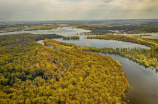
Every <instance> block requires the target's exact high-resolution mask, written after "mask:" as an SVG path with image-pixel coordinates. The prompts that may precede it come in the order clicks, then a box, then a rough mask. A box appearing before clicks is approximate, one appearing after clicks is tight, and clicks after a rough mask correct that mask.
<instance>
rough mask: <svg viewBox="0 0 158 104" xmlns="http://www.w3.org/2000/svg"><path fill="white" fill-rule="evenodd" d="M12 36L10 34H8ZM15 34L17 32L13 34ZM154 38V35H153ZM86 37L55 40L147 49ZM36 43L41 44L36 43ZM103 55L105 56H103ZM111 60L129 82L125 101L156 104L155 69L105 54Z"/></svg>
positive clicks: (64, 31) (66, 31) (62, 31)
mask: <svg viewBox="0 0 158 104" xmlns="http://www.w3.org/2000/svg"><path fill="white" fill-rule="evenodd" d="M83 32H89V30H83V29H77V28H72V27H64V28H58V29H52V30H36V31H23V32H22V33H32V34H54V33H55V34H58V35H63V36H73V35H75V36H76V35H77V34H78V33H83ZM18 33H20V32H18ZM8 34H12V33H8ZM8 34H7V33H3V34H2V33H0V35H8ZM14 34H17V32H14ZM154 36H156V35H154ZM85 37H86V36H84V35H81V36H80V40H62V39H56V40H58V41H64V42H67V43H75V44H77V45H79V46H91V47H97V48H101V47H111V48H117V47H118V48H124V47H127V48H128V47H131V48H134V47H137V48H138V47H139V48H147V49H149V47H146V46H143V45H139V44H134V43H130V42H121V41H113V40H98V39H85ZM38 43H42V40H41V41H38ZM103 55H105V54H103ZM106 55H108V56H110V57H112V58H113V59H116V60H118V61H119V62H120V63H121V65H122V69H123V71H124V72H125V73H126V75H127V79H128V82H129V85H130V86H129V90H128V92H127V93H126V98H125V99H126V100H130V102H129V104H158V73H156V71H155V69H151V68H145V67H144V66H142V65H139V64H138V63H136V62H133V61H131V60H129V59H127V58H124V57H121V56H119V55H114V54H106Z"/></svg>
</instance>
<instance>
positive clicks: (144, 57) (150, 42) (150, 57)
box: [84, 35, 158, 70]
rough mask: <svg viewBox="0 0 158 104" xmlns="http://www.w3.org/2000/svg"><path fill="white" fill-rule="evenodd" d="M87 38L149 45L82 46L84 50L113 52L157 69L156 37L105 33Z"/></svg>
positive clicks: (157, 46)
mask: <svg viewBox="0 0 158 104" xmlns="http://www.w3.org/2000/svg"><path fill="white" fill-rule="evenodd" d="M87 38H88V39H106V40H109V39H111V40H119V41H125V42H132V43H137V44H142V45H146V46H150V49H144V48H143V49H142V48H132V49H131V48H121V49H119V48H116V49H113V48H106V47H105V48H96V47H84V50H87V51H93V52H103V53H106V52H108V53H114V54H119V55H121V56H125V57H128V58H129V59H131V60H133V61H135V62H138V63H140V64H143V65H144V66H146V67H149V66H152V67H153V68H156V69H157V70H158V60H157V58H158V42H157V40H156V39H148V38H141V37H138V36H127V35H106V36H93V37H92V36H88V37H87Z"/></svg>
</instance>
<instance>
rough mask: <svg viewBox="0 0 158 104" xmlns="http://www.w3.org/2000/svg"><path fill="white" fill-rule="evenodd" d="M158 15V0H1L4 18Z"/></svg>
mask: <svg viewBox="0 0 158 104" xmlns="http://www.w3.org/2000/svg"><path fill="white" fill-rule="evenodd" d="M147 18H158V0H0V21H27V20H28V21H29V20H95V19H97V20H98V19H147Z"/></svg>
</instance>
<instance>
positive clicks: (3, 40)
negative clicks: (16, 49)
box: [0, 33, 62, 46]
mask: <svg viewBox="0 0 158 104" xmlns="http://www.w3.org/2000/svg"><path fill="white" fill-rule="evenodd" d="M45 38H50V39H51V38H62V36H60V35H56V34H38V35H36V34H29V33H25V34H23V33H22V34H15V35H0V46H8V45H11V46H17V45H22V44H25V43H28V42H29V41H30V40H34V41H37V40H43V39H45Z"/></svg>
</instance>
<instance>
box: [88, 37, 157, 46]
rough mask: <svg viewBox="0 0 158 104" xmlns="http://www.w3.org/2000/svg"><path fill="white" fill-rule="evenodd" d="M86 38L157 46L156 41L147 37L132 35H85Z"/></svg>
mask: <svg viewBox="0 0 158 104" xmlns="http://www.w3.org/2000/svg"><path fill="white" fill-rule="evenodd" d="M87 39H105V40H118V41H124V42H132V43H136V44H141V45H146V46H150V47H151V46H158V44H157V43H158V41H157V40H153V39H148V38H141V37H139V36H132V35H104V36H87Z"/></svg>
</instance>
